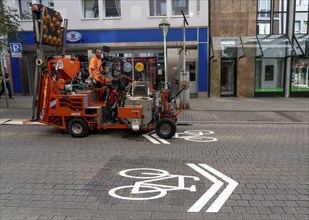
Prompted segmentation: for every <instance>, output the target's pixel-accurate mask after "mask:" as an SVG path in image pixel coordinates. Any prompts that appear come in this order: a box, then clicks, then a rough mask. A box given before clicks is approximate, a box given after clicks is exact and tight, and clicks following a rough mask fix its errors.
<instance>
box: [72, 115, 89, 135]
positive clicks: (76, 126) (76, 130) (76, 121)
mask: <svg viewBox="0 0 309 220" xmlns="http://www.w3.org/2000/svg"><path fill="white" fill-rule="evenodd" d="M67 129H68V131H69V133H70V135H71V136H72V137H75V138H82V137H85V136H87V135H88V133H89V128H88V125H87V123H86V122H85V120H84V119H82V118H73V119H72V120H71V121H70V122H69V123H68V127H67Z"/></svg>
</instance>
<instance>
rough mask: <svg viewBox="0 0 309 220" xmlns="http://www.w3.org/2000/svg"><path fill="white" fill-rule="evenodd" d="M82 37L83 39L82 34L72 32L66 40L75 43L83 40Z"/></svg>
mask: <svg viewBox="0 0 309 220" xmlns="http://www.w3.org/2000/svg"><path fill="white" fill-rule="evenodd" d="M82 37H83V36H82V34H81V33H79V32H78V31H70V32H68V33H67V36H66V39H67V41H69V42H73V43H74V42H77V41H79V40H80V39H82Z"/></svg>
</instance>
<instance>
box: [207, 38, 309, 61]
mask: <svg viewBox="0 0 309 220" xmlns="http://www.w3.org/2000/svg"><path fill="white" fill-rule="evenodd" d="M295 39H296V38H295ZM297 39H301V44H304V42H307V41H306V40H305V39H307V38H304V39H302V38H297ZM307 40H308V39H307ZM302 47H304V48H305V46H302ZM215 51H220V56H221V58H237V57H239V58H240V59H241V58H243V57H256V58H265V59H271V58H273V59H275V58H285V57H293V56H297V55H298V54H297V53H296V51H295V49H294V48H293V46H292V44H291V42H290V40H289V39H288V38H287V36H286V35H257V36H239V37H212V38H211V52H210V53H211V54H210V57H213V56H214V54H215Z"/></svg>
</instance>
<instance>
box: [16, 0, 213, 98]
mask: <svg viewBox="0 0 309 220" xmlns="http://www.w3.org/2000/svg"><path fill="white" fill-rule="evenodd" d="M33 3H41V4H44V5H46V6H48V7H50V8H53V9H54V10H56V11H59V12H60V13H61V15H62V17H63V18H66V19H68V34H69V35H67V45H66V54H68V55H70V54H74V55H75V56H85V57H87V58H88V57H90V56H91V55H92V53H91V52H92V51H93V49H94V48H97V47H102V46H109V47H110V48H111V51H110V53H111V55H112V56H118V57H123V58H124V59H126V61H127V62H130V63H132V67H134V64H135V63H136V62H142V63H143V64H144V66H145V69H144V71H143V72H141V73H137V72H136V71H135V70H134V68H132V69H131V70H130V73H131V74H132V78H134V79H138V78H142V79H143V80H145V79H149V77H153V75H156V76H157V77H158V78H160V77H161V76H162V75H163V74H164V53H163V35H162V31H161V30H160V29H159V23H160V22H161V20H162V19H167V20H168V22H169V23H170V25H171V27H170V29H169V31H168V34H167V48H168V51H167V54H168V75H169V80H170V81H172V78H173V77H174V76H175V75H178V76H179V74H180V72H181V66H182V65H181V64H180V62H179V60H182V59H181V55H182V54H184V53H182V52H181V50H182V49H181V48H182V45H183V30H182V24H183V16H182V13H181V11H183V12H184V13H185V15H186V18H187V20H188V22H189V26H188V27H187V29H186V48H187V50H186V53H185V54H186V58H187V70H188V78H187V80H189V81H190V83H191V88H190V94H191V96H208V81H207V79H208V62H207V60H208V16H207V15H208V1H200V0H143V1H141V0H66V1H62V0H15V7H16V8H17V9H18V11H19V13H20V22H21V28H22V30H23V31H22V32H21V33H20V34H19V40H18V41H19V42H21V43H22V45H23V56H22V58H12V59H11V63H12V73H13V78H14V91H15V93H22V94H31V93H32V90H33V88H32V87H33V78H34V68H35V59H36V44H35V42H34V37H33V24H32V15H31V7H32V4H33ZM45 52H46V54H45V55H49V54H56V53H57V51H55V48H48V47H46V48H45ZM58 53H59V54H61V51H58Z"/></svg>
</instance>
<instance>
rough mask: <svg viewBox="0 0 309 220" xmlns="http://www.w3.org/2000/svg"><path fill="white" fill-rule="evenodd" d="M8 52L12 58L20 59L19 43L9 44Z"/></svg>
mask: <svg viewBox="0 0 309 220" xmlns="http://www.w3.org/2000/svg"><path fill="white" fill-rule="evenodd" d="M10 51H11V56H12V57H22V51H23V47H22V45H21V43H10Z"/></svg>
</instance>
